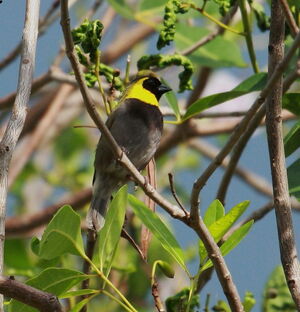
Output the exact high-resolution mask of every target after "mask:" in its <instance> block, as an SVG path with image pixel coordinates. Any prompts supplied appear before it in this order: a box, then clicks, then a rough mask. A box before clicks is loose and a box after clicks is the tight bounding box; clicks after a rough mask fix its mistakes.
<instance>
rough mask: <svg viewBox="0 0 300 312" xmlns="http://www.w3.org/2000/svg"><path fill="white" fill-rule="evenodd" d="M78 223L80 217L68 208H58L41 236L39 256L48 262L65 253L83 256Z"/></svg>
mask: <svg viewBox="0 0 300 312" xmlns="http://www.w3.org/2000/svg"><path fill="white" fill-rule="evenodd" d="M80 223H81V219H80V216H79V215H78V214H77V213H76V212H75V211H74V210H73V209H72V208H71V207H70V206H63V207H62V208H60V209H59V211H58V212H57V213H56V214H55V215H54V217H53V219H52V220H51V221H50V223H49V224H48V226H47V228H46V230H45V232H44V234H43V236H42V239H41V241H40V250H39V256H40V257H41V258H43V259H47V260H49V259H53V258H55V257H58V256H61V255H63V254H65V253H71V254H74V255H84V247H83V241H82V236H81V228H80Z"/></svg>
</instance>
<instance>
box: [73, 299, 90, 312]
mask: <svg viewBox="0 0 300 312" xmlns="http://www.w3.org/2000/svg"><path fill="white" fill-rule="evenodd" d="M92 299H93V296H91V297H88V298H85V299H83V300H81V301H80V302H78V303H77V304H75V306H74V307H73V308H72V309H71V310H69V311H68V312H80V311H81V309H82V308H83V307H84V306H85V305H87V304H88V302H89V301H91V300H92Z"/></svg>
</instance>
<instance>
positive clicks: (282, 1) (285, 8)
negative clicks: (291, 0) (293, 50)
mask: <svg viewBox="0 0 300 312" xmlns="http://www.w3.org/2000/svg"><path fill="white" fill-rule="evenodd" d="M279 2H280V5H281V8H282V10H283V12H284V15H285V18H286V22H287V24H288V25H289V28H290V31H291V34H292V36H293V37H296V35H297V33H298V32H299V28H298V26H297V23H296V21H295V19H294V17H293V14H292V12H291V10H290V8H289V4H288V3H287V1H286V0H279Z"/></svg>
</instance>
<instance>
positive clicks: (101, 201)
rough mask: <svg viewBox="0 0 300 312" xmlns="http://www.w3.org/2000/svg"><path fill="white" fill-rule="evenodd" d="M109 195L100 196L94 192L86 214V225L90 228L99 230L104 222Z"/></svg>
mask: <svg viewBox="0 0 300 312" xmlns="http://www.w3.org/2000/svg"><path fill="white" fill-rule="evenodd" d="M109 199H110V197H105V198H104V197H101V196H99V194H94V195H93V198H92V202H91V206H90V209H89V212H88V214H87V216H86V222H87V227H88V229H90V230H95V231H97V232H98V231H100V230H101V229H102V228H103V226H104V222H105V215H106V211H107V206H108V201H109Z"/></svg>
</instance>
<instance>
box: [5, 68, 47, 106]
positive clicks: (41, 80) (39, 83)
mask: <svg viewBox="0 0 300 312" xmlns="http://www.w3.org/2000/svg"><path fill="white" fill-rule="evenodd" d="M50 81H51V75H50V73H49V72H47V73H45V74H43V75H41V76H39V77H38V78H36V79H35V80H34V81H33V82H32V88H31V94H33V93H35V92H36V91H37V90H39V89H40V88H41V87H43V86H44V85H46V84H47V83H49V82H50ZM16 95H17V92H12V93H10V94H9V95H7V96H5V97H3V98H1V99H0V110H4V109H8V108H9V107H11V106H12V105H13V103H14V101H15V99H16Z"/></svg>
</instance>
